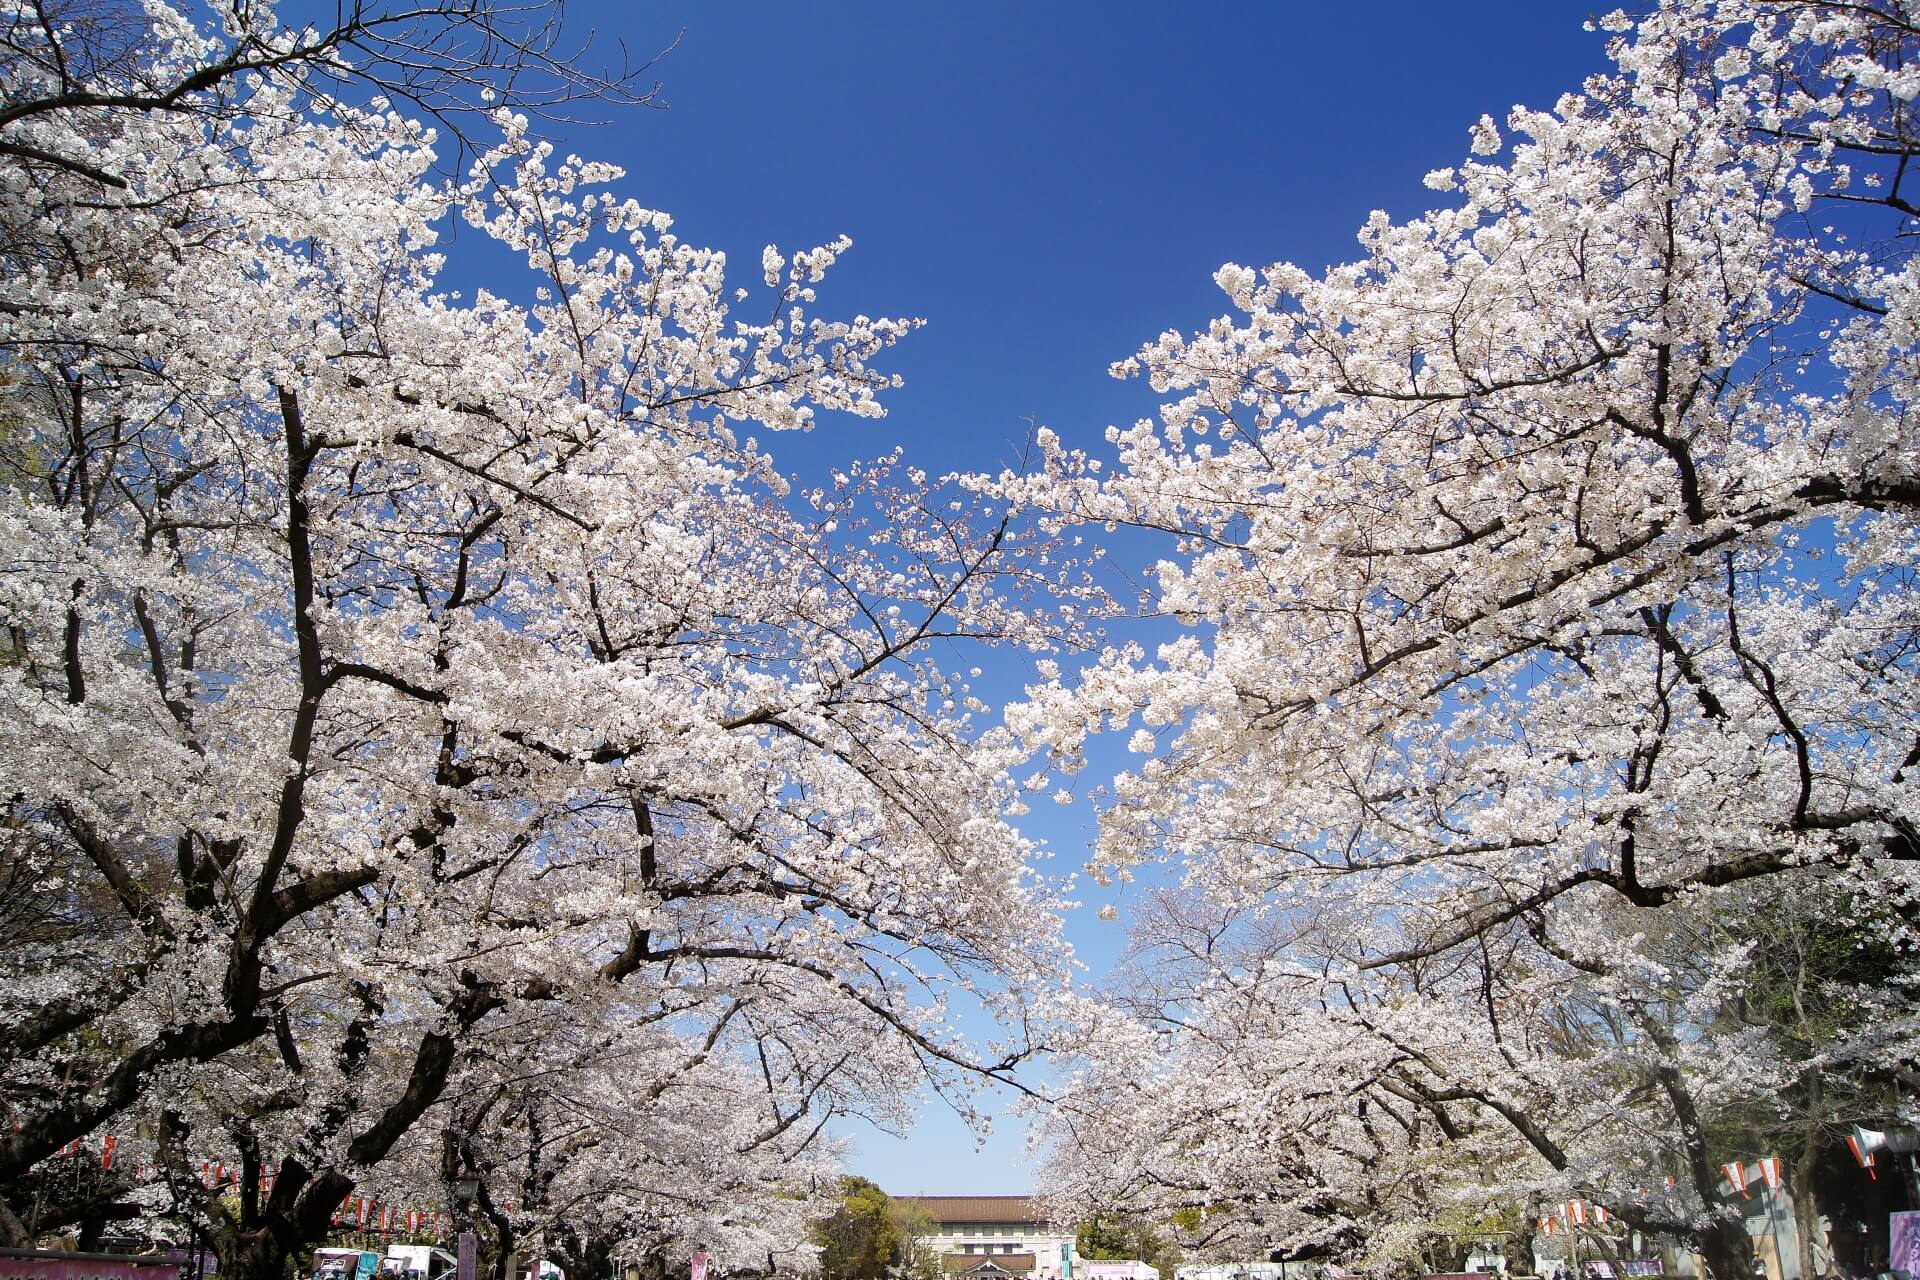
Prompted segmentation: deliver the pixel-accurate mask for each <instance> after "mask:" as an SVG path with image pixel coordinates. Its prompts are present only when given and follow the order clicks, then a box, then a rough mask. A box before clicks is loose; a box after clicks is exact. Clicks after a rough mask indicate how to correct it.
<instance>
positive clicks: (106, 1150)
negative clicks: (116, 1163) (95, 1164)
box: [100, 1138, 120, 1169]
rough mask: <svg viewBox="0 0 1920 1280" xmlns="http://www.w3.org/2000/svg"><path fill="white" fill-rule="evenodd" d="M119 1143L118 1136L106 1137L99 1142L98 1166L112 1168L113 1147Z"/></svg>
mask: <svg viewBox="0 0 1920 1280" xmlns="http://www.w3.org/2000/svg"><path fill="white" fill-rule="evenodd" d="M119 1145H120V1139H118V1138H108V1139H107V1140H106V1141H104V1142H102V1143H101V1144H100V1167H101V1168H102V1169H111V1168H113V1149H114V1148H115V1147H117V1146H119Z"/></svg>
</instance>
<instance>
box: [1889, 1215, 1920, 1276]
mask: <svg viewBox="0 0 1920 1280" xmlns="http://www.w3.org/2000/svg"><path fill="white" fill-rule="evenodd" d="M1887 1265H1888V1266H1890V1267H1892V1268H1893V1269H1894V1270H1896V1271H1904V1272H1906V1273H1907V1274H1908V1275H1913V1274H1915V1273H1916V1272H1920V1213H1890V1214H1888V1215H1887Z"/></svg>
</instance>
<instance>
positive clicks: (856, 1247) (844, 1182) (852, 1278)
mask: <svg viewBox="0 0 1920 1280" xmlns="http://www.w3.org/2000/svg"><path fill="white" fill-rule="evenodd" d="M813 1240H814V1243H815V1244H817V1245H819V1246H820V1270H821V1273H822V1274H823V1275H825V1276H827V1277H828V1280H880V1277H882V1276H883V1275H885V1274H886V1272H887V1269H888V1268H889V1267H892V1266H894V1265H895V1264H897V1263H900V1262H903V1261H906V1260H907V1258H908V1257H909V1255H910V1254H911V1253H912V1250H913V1240H912V1237H911V1236H910V1235H908V1234H906V1233H905V1232H903V1231H902V1229H901V1222H900V1215H899V1213H898V1212H897V1210H896V1207H895V1205H894V1203H893V1200H892V1198H891V1197H889V1196H888V1195H887V1193H886V1192H884V1191H882V1190H881V1189H880V1188H879V1187H877V1186H875V1185H874V1184H873V1183H871V1182H869V1181H867V1179H865V1178H858V1177H852V1176H847V1177H843V1178H841V1179H840V1207H839V1208H837V1209H835V1210H834V1211H833V1212H832V1213H830V1214H828V1215H827V1216H826V1217H824V1218H821V1219H819V1220H817V1221H816V1222H815V1223H814V1224H813Z"/></svg>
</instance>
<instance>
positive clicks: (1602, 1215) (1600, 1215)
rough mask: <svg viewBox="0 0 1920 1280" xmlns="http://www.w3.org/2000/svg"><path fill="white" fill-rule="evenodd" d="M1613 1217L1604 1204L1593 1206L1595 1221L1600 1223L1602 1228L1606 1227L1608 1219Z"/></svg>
mask: <svg viewBox="0 0 1920 1280" xmlns="http://www.w3.org/2000/svg"><path fill="white" fill-rule="evenodd" d="M1612 1216H1613V1215H1612V1214H1610V1213H1608V1212H1607V1206H1605V1205H1603V1204H1597V1205H1595V1206H1593V1220H1594V1221H1595V1222H1597V1223H1599V1224H1600V1225H1601V1226H1603V1227H1604V1226H1606V1225H1607V1219H1608V1218H1611V1217H1612Z"/></svg>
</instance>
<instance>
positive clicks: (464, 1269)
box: [458, 1231, 480, 1280]
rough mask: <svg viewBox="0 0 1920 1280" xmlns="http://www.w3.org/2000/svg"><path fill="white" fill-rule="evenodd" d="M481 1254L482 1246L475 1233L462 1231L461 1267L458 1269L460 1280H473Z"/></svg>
mask: <svg viewBox="0 0 1920 1280" xmlns="http://www.w3.org/2000/svg"><path fill="white" fill-rule="evenodd" d="M479 1252H480V1246H479V1243H478V1242H477V1241H476V1240H475V1239H474V1237H473V1232H471V1231H462V1232H461V1233H460V1265H459V1268H458V1273H459V1276H460V1280H473V1273H474V1269H475V1266H476V1259H477V1258H478V1256H479Z"/></svg>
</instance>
